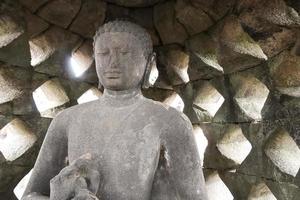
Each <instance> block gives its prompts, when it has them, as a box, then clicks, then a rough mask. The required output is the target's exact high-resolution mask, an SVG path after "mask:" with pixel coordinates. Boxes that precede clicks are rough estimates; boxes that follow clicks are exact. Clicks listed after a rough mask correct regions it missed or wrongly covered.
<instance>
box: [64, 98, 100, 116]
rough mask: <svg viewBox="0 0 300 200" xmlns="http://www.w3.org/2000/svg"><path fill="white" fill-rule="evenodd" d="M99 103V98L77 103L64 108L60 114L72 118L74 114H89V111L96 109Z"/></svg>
mask: <svg viewBox="0 0 300 200" xmlns="http://www.w3.org/2000/svg"><path fill="white" fill-rule="evenodd" d="M97 104H99V102H98V100H95V101H90V102H87V103H83V104H77V105H74V106H71V107H69V108H66V109H64V110H63V111H62V112H61V113H60V114H59V115H61V116H62V117H69V118H71V117H72V116H79V115H84V114H88V112H91V111H93V110H95V108H97Z"/></svg>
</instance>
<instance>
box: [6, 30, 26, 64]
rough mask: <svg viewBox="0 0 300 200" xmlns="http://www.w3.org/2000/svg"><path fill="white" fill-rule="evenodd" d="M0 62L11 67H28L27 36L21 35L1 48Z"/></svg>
mask: <svg viewBox="0 0 300 200" xmlns="http://www.w3.org/2000/svg"><path fill="white" fill-rule="evenodd" d="M0 60H1V61H4V62H6V63H8V64H11V65H16V66H21V67H30V48H29V44H28V36H27V35H26V34H22V35H21V36H19V37H18V38H17V39H15V40H14V41H13V42H11V43H10V44H9V45H7V46H5V47H3V48H1V49H0Z"/></svg>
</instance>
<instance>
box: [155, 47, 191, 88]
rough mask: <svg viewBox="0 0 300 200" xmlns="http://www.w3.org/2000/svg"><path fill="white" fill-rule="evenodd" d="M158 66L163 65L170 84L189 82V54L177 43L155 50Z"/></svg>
mask: <svg viewBox="0 0 300 200" xmlns="http://www.w3.org/2000/svg"><path fill="white" fill-rule="evenodd" d="M157 54H158V55H157V58H158V63H159V65H160V68H162V67H164V68H165V71H166V73H167V77H168V79H169V80H170V82H171V84H172V85H179V84H182V83H187V82H189V80H190V79H189V75H188V73H187V71H188V67H189V55H188V54H187V53H185V52H184V50H183V49H182V48H181V47H180V46H179V45H167V46H163V47H161V48H159V49H158V50H157Z"/></svg>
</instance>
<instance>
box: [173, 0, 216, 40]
mask: <svg viewBox="0 0 300 200" xmlns="http://www.w3.org/2000/svg"><path fill="white" fill-rule="evenodd" d="M175 11H176V18H177V19H178V21H179V22H180V23H181V24H183V25H184V27H185V28H186V30H187V32H188V33H189V34H190V35H194V34H197V33H200V32H202V31H205V30H207V29H208V28H209V27H210V26H212V25H213V20H212V19H211V18H210V16H209V15H207V14H206V13H205V12H204V11H203V10H202V9H201V8H197V7H194V6H193V5H192V4H189V3H188V2H187V1H185V0H178V1H177V2H176V5H175Z"/></svg>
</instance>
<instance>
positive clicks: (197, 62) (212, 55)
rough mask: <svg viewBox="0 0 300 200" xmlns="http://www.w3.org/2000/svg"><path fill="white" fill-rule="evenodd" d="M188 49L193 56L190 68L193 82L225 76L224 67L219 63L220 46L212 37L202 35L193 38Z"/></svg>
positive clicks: (188, 42)
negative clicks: (208, 77)
mask: <svg viewBox="0 0 300 200" xmlns="http://www.w3.org/2000/svg"><path fill="white" fill-rule="evenodd" d="M186 47H187V48H188V50H189V51H190V54H192V55H191V59H190V60H191V61H190V63H189V68H188V71H189V76H190V79H191V80H197V79H199V77H204V76H205V75H206V76H209V75H222V74H223V67H222V66H221V65H220V64H219V61H218V49H219V44H218V42H217V41H215V40H214V39H213V38H212V37H211V36H210V35H208V34H205V33H201V34H198V35H196V36H194V37H191V38H190V39H189V40H188V41H187V43H186Z"/></svg>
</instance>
